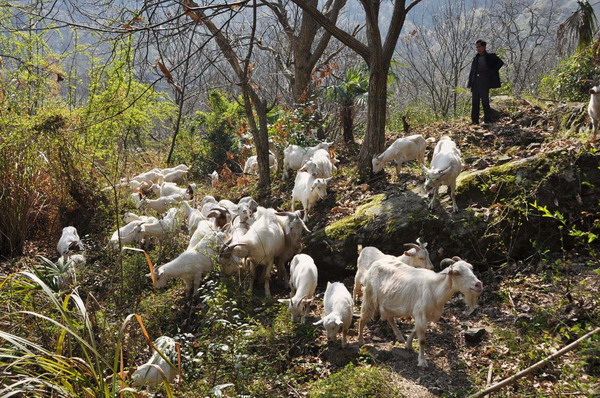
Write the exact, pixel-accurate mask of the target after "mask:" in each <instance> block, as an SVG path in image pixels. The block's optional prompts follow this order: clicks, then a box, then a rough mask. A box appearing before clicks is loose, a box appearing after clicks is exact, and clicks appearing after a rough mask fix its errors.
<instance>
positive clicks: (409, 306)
mask: <svg viewBox="0 0 600 398" xmlns="http://www.w3.org/2000/svg"><path fill="white" fill-rule="evenodd" d="M482 291H483V284H482V283H481V281H480V280H479V279H477V277H476V276H475V275H474V274H473V266H472V265H471V264H469V263H467V262H465V261H457V262H455V263H453V264H452V265H450V266H449V267H448V268H446V269H444V270H443V271H441V272H438V273H435V272H433V271H430V270H427V269H421V268H413V267H410V266H408V265H406V264H403V263H402V262H401V261H399V260H390V259H381V260H377V261H375V262H374V263H373V264H372V265H371V268H370V269H369V271H368V272H367V275H366V278H365V291H364V299H363V304H362V308H361V313H360V322H359V327H358V329H359V331H358V343H359V345H363V344H364V338H363V329H364V327H365V323H366V322H368V321H370V320H371V319H373V317H374V315H375V313H377V312H379V313H380V316H381V319H384V320H387V321H388V323H389V324H390V326H391V327H392V330H393V331H394V334H395V336H396V338H397V339H398V341H401V342H404V341H405V340H404V337H403V336H402V334H401V333H400V331H399V330H398V327H397V326H396V323H395V322H394V318H398V317H412V318H414V320H415V328H414V329H413V331H412V332H411V334H410V336H409V337H408V339H407V340H406V349H411V348H412V339H413V337H414V335H415V333H416V335H417V337H418V338H419V361H418V365H419V366H427V361H426V360H425V355H424V352H423V348H424V345H425V331H426V329H427V324H428V323H429V322H437V320H438V319H439V318H440V316H441V315H442V311H443V309H444V304H445V303H446V302H447V301H448V300H450V298H451V297H452V296H453V295H454V293H456V292H461V293H462V294H463V295H464V296H465V301H466V302H467V305H468V306H469V307H470V308H471V312H472V310H474V308H475V307H476V305H477V297H478V296H479V295H480V294H481V292H482Z"/></svg>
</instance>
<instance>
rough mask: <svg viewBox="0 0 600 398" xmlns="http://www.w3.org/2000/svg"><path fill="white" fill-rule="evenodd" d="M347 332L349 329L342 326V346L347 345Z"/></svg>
mask: <svg viewBox="0 0 600 398" xmlns="http://www.w3.org/2000/svg"><path fill="white" fill-rule="evenodd" d="M347 332H348V330H347V329H346V328H345V327H344V328H342V348H344V347H346V344H347V343H346V340H347V339H346V337H347Z"/></svg>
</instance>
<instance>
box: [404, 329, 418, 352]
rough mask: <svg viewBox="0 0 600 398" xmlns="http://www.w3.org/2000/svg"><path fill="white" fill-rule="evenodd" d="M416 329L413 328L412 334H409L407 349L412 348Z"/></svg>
mask: <svg viewBox="0 0 600 398" xmlns="http://www.w3.org/2000/svg"><path fill="white" fill-rule="evenodd" d="M415 330H416V329H413V330H412V331H411V332H410V334H409V335H408V338H407V339H406V346H405V348H406V349H407V350H412V341H413V338H414V337H415Z"/></svg>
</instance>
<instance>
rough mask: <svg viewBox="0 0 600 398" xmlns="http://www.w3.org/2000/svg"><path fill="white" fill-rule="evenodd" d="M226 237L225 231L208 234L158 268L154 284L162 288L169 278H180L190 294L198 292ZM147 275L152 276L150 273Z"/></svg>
mask: <svg viewBox="0 0 600 398" xmlns="http://www.w3.org/2000/svg"><path fill="white" fill-rule="evenodd" d="M225 237H226V236H225V234H224V233H223V232H216V233H215V232H212V233H209V234H206V235H205V236H204V237H203V238H202V240H201V241H200V242H199V243H198V244H197V245H196V246H194V247H193V248H191V249H187V250H186V251H184V252H183V253H181V254H180V255H179V256H178V257H177V258H175V259H174V260H172V261H169V262H168V263H166V264H164V265H161V266H160V267H158V268H156V269H155V270H154V286H155V287H156V288H157V289H160V288H162V287H164V286H165V285H166V284H167V281H168V280H169V279H172V278H180V279H183V280H184V282H185V287H186V291H187V294H188V296H191V295H192V294H196V293H197V291H198V288H199V287H200V282H202V279H203V278H204V276H205V275H206V274H207V273H209V272H210V271H212V269H213V267H214V265H215V264H216V262H215V260H216V259H217V257H218V253H217V250H218V248H219V247H220V246H221V244H222V242H223V239H225ZM146 276H148V277H150V274H147V275H146Z"/></svg>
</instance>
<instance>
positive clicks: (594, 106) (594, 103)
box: [588, 86, 600, 141]
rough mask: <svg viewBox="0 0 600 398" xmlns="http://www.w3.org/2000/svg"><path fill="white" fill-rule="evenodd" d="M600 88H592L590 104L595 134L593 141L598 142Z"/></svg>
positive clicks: (590, 114)
mask: <svg viewBox="0 0 600 398" xmlns="http://www.w3.org/2000/svg"><path fill="white" fill-rule="evenodd" d="M598 94H600V86H596V87H592V88H591V89H590V104H589V105H588V115H589V116H590V120H591V121H592V133H593V134H594V137H593V140H594V141H596V133H597V131H598V125H599V124H600V98H599V97H598Z"/></svg>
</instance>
